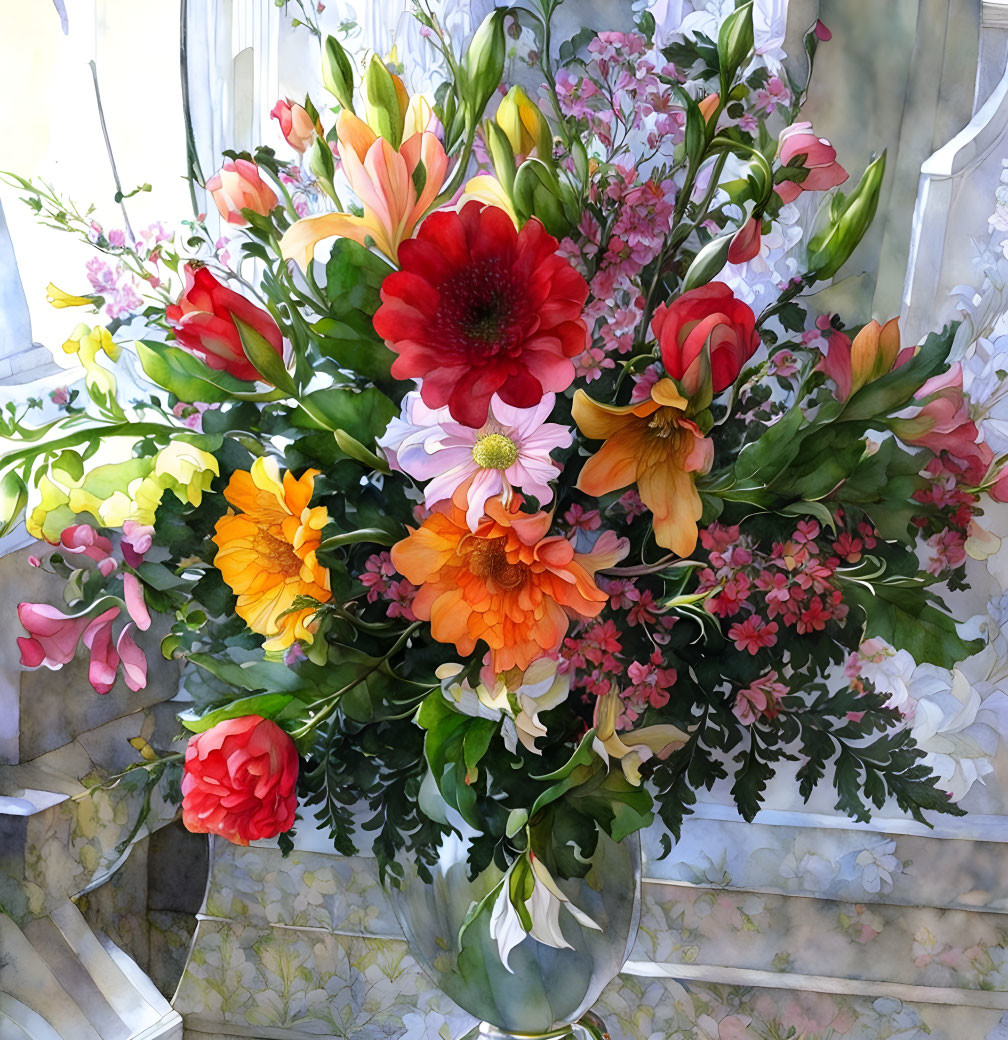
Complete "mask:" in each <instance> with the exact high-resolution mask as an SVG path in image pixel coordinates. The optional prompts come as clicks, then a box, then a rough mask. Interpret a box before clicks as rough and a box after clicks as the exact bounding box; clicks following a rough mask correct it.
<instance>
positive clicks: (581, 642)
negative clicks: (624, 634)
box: [559, 619, 623, 700]
mask: <svg viewBox="0 0 1008 1040" xmlns="http://www.w3.org/2000/svg"><path fill="white" fill-rule="evenodd" d="M622 649H623V644H622V643H621V642H620V639H619V629H617V628H616V625H615V623H614V622H613V621H612V619H610V620H608V621H596V622H593V623H591V624H589V625H586V626H583V627H582V629H581V634H580V635H578V636H576V637H573V638H572V637H571V636H568V637H567V638H566V639H564V644H563V649H562V650H561V654H562V658H563V659H562V661H561V663H560V669H559V670H560V671H561V672H566V673H569V674H570V673H572V674H571V689H575V690H576V689H581V690H584V691H585V693H586V694H587V695H590V696H593V697H604V696H605V695H606V694H607V693H610V692H611V691H612V687H613V684H614V683H615V681H616V680H617V679H618V678H619V677H620V676H621V675H622V674H623V662H622V661H621V660H620V657H619V655H620V652H621V651H622ZM586 700H587V697H586Z"/></svg>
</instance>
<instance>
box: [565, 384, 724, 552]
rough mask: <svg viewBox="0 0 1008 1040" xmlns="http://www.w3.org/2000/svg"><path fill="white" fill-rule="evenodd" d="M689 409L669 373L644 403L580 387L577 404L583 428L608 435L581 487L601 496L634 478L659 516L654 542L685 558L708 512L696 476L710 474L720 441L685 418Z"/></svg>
mask: <svg viewBox="0 0 1008 1040" xmlns="http://www.w3.org/2000/svg"><path fill="white" fill-rule="evenodd" d="M688 409H689V401H688V400H687V399H686V398H685V397H683V396H682V394H680V393H679V391H678V390H677V389H676V385H675V383H674V382H673V381H672V380H671V379H668V378H665V379H660V380H659V381H658V382H657V383H656V384H655V385H654V386H653V387H652V388H651V398H650V400H647V401H641V402H640V403H639V404H629V405H623V406H621V407H619V406H616V405H608V404H600V403H599V402H598V401H593V400H592V399H591V398H590V397H589V396H588V395H587V394H586V393H585V392H584V391H583V390H578V391H577V393H575V395H574V406H573V415H574V421H575V422H576V423H577V425H578V427H579V428H580V430H581V432H582V433H583V434H584V435H585V436H586V437H588V438H590V439H592V440H598V441H605V443H604V444H603V445H602V447H601V448H599V450H598V451H597V452H596V453H595V454H594V455H593V456H592V457H591V458H590V459H589V460H588V461H587V462H586V463H585V464H584V468H583V469H582V470H581V476H580V477H579V478H578V483H577V486H578V488H579V489H580V490H581V491H583V492H584V493H585V494H587V495H592V496H594V497H596V498H597V497H601V496H602V495H605V494H607V493H608V492H610V491H616V490H618V489H619V488H623V487H626V486H627V485H628V484H636V485H637V490H638V492H639V494H640V497H641V501H642V502H643V503H644V505H646V506H647V507H648V509H650V510H651V512H652V514H653V515H654V534H655V540H656V541H657V542H658V544H659V545H661V546H664V547H665V548H666V549H671V550H672V551H673V552H675V553H677V554H678V555H679V556H684V557H685V556H689V554H690V553H691V552H692V551H693V549H694V548H695V546H696V542H697V521H698V520H699V519H700V515H701V513H702V511H703V510H702V505H701V502H700V495H699V494H698V493H697V489H696V486H695V484H694V482H693V474H694V473H707V472H708V471H709V470H710V468H711V465H712V463H713V461H714V444H713V442H712V441H711V440H710V438H709V437H704V436H703V435H702V434H701V432H700V428H699V427H698V426H697V424H696V423H695V422H694V421H693V420H692V419H689V418H687V415H686V413H687V410H688Z"/></svg>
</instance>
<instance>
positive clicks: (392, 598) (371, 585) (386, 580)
mask: <svg viewBox="0 0 1008 1040" xmlns="http://www.w3.org/2000/svg"><path fill="white" fill-rule="evenodd" d="M360 582H361V584H362V585H363V586H364V587H365V588H366V589H367V590H368V593H367V600H368V603H376V602H377V601H378V600H379V599H383V600H385V601H386V602H387V603H388V607H387V609H386V611H385V613H386V614H387V615H388V617H390V618H402V619H403V620H404V621H416V615H415V614H414V613H413V598H414V597H415V596H416V594H417V588H416V586H415V585H411V584H410V583H409V582H408V581H407V580H406V579H405V578H399V577H397V574H396V569H395V566H394V564H393V563H392V557H391V556H390V555H389V553H387V552H381V553H373V554H372V555H371V556H369V557H368V559H367V561H366V562H365V564H364V570H363V572H362V573H361V574H360Z"/></svg>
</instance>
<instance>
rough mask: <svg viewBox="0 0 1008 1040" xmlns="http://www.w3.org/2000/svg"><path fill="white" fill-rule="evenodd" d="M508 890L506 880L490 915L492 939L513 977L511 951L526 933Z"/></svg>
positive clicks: (502, 962)
mask: <svg viewBox="0 0 1008 1040" xmlns="http://www.w3.org/2000/svg"><path fill="white" fill-rule="evenodd" d="M508 888H509V886H508V883H507V879H505V881H504V883H503V884H502V885H501V890H500V892H499V893H498V895H497V898H496V899H495V900H494V905H493V911H492V912H491V914H490V938H491V939H493V940H494V941H495V942H496V943H497V952H498V953H499V955H500V959H501V964H503V965H504V967H505V968H507V970H508V971H509V972H511V974H512V975H513V974H514V968H512V967H511V965H510V964H509V963H508V959H509V958H510V956H511V951H512V950H513V949H514V948H515V947H516V946H517V945H518V944H519V943H520V942H521V941H522V940H523V939H524V938H525V935H526V932H525V929H524V928H523V927H522V923H521V919H520V918H519V917H518V911H517V910H515V908H514V907H513V906H512V905H511V898H510V895H509V893H508Z"/></svg>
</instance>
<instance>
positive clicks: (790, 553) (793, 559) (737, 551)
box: [697, 520, 854, 655]
mask: <svg viewBox="0 0 1008 1040" xmlns="http://www.w3.org/2000/svg"><path fill="white" fill-rule="evenodd" d="M819 534H820V527H819V523H818V522H817V521H815V520H799V521H798V523H797V525H796V528H795V532H794V534H793V535H792V536H791V538H790V539H788V540H787V541H786V542H774V544H773V545H772V547H771V549H770V553H769V554H766V553H760V552H758V551H757V549H756V547H755V546H753V545H752V544H751V543H750V540H749V539H748V538H746V537H744V536H742V535H740V533H739V529H738V527H737V526H736V527H723V526H721V525H720V524H717V523H714V524H711V525H710V527H708V528H707V529H706V530H704V531H701V532H700V542H701V544H702V545H703V547H704V548H705V549H706V550H707V551H708V553H709V563H710V566H708V567H704V568H702V569H701V570H700V572H699V574H698V577H699V579H700V583H699V585H698V586H697V591H698V592H700V593H705V592H706V593H711V595H710V596H709V598H708V599H707V600H706V603H705V607H706V609H707V611H708V612H709V613H711V614H714V615H715V616H717V617H722V618H734V617H737V616H738V615H739V614H742V613H743V612H745V611H748V612H749V613H748V614H747V615H746V616H745V617H743V618H742V619H741V620H739V621H736V622H735V623H733V624H732V626H731V627H730V628H729V630H728V638H729V639H731V640H732V641H733V642H734V644H735V648H736V649H737V650H745V651H746V652H748V653H750V654H753V655H755V654H757V653H758V652H759V651H760V650H762V649H765V648H769V647H772V646H774V645H775V644H776V642H777V632H778V631H779V627H778V624H777V621H776V620H774V619H779V620H780V622H781V623H782V624H784V625H786V626H788V627H792V628H794V629H795V630H796V631H797V632H798V634H799V635H805V634H807V633H810V632H818V631H822V630H823V629H824V628H825V627H826V624H827V622H829V621H839V622H842V621H843V620H844V619H845V618H846V616H847V606H846V605H845V604H844V603H843V597H842V594H841V592H840V590H839V589H837V588H835V587H834V585H833V581H832V579H833V574H834V572H835V571H836V569H837V567H838V566H839V565H840V559H839V558H838V557H837V556H825V555H822V554H821V552H820V548H819V546H818V544H817V542H816V538H818V537H819ZM844 546H845V547H848V543H847V542H845V543H844ZM849 551H851V552H853V551H854V548H853V541H851V542H850V544H849ZM754 600H756V602H753V601H754Z"/></svg>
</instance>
